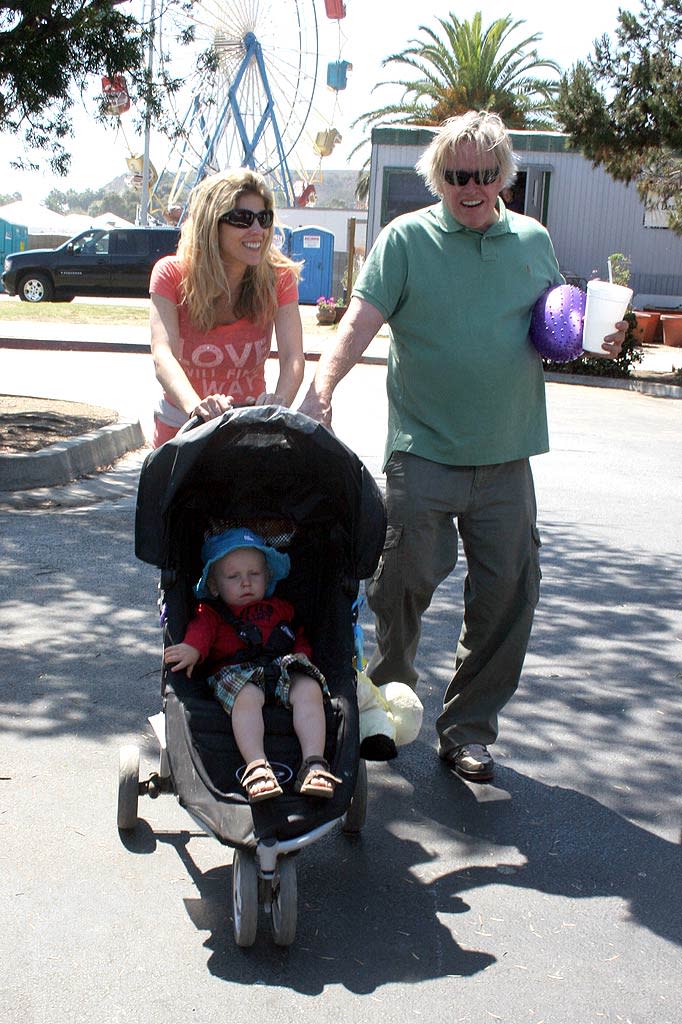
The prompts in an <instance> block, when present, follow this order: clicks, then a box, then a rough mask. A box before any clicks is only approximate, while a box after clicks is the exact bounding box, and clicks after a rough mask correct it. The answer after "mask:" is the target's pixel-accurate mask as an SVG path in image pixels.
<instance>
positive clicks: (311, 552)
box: [118, 406, 386, 946]
mask: <svg viewBox="0 0 682 1024" xmlns="http://www.w3.org/2000/svg"><path fill="white" fill-rule="evenodd" d="M244 529H247V530H249V531H251V532H255V533H256V534H257V535H258V538H259V540H262V542H263V547H265V548H269V549H274V550H275V552H276V553H277V554H279V555H281V556H284V557H286V558H287V559H288V560H289V567H290V568H289V572H288V573H286V574H285V575H283V576H281V577H280V578H279V580H278V581H277V600H280V599H281V600H282V601H284V602H286V603H287V604H288V605H290V606H291V607H292V608H293V609H295V610H296V620H297V625H298V626H299V627H300V628H301V630H302V634H301V635H302V636H305V639H306V649H305V654H306V657H307V658H308V660H309V662H310V664H311V668H312V669H314V671H319V673H320V674H321V676H322V677H323V679H324V683H325V684H326V687H327V689H328V693H329V696H328V697H327V696H326V695H325V696H324V699H323V700H322V702H321V703H322V711H323V718H324V728H323V731H322V736H321V738H320V740H318V741H316V743H315V746H316V747H317V748H318V749H314V748H313V747H311V748H307V747H305V742H304V743H302V742H301V741H300V740H299V736H298V735H297V729H296V728H295V723H294V718H293V714H292V708H290V707H288V706H286V704H287V701H286V700H285V701H284V702H282V701H281V700H276V701H274V700H271V699H269V698H266V700H265V702H264V704H263V706H262V707H260V706H259V707H258V711H259V717H260V718H261V719H262V723H263V751H262V753H263V754H264V755H265V756H264V757H263V758H260V757H254V758H253V760H257V761H258V760H265V761H267V763H268V764H269V765H270V766H271V768H272V772H273V774H274V776H275V779H276V783H277V786H278V787H279V789H280V790H281V793H278V795H277V796H276V797H274V798H272V799H270V798H268V799H258V800H253V798H252V800H251V801H249V798H248V796H247V793H246V792H245V789H244V786H243V785H242V782H243V781H244V780H243V775H244V769H245V767H246V765H245V761H247V764H248V759H249V758H250V755H249V754H248V753H247V752H246V748H244V749H245V753H244V755H243V754H242V751H241V750H240V745H239V742H238V738H237V737H236V736H235V732H234V730H233V725H234V724H235V723H234V720H233V717H231V716H229V715H226V714H225V711H224V710H223V708H222V707H221V706H220V704H219V703H218V701H217V700H216V699H215V695H214V692H212V690H211V684H210V683H209V681H208V678H207V673H206V665H205V663H204V662H203V661H201V660H197V663H196V664H195V665H192V666H190V665H189V664H187V665H185V666H182V665H181V664H180V663H179V662H177V661H175V662H173V657H174V655H171V657H170V659H169V660H168V661H165V662H164V667H163V672H162V683H161V689H162V700H163V706H162V712H161V713H160V714H159V715H155V716H153V717H152V718H151V719H150V721H151V723H152V725H153V727H154V731H155V733H156V736H157V738H158V740H159V744H160V746H161V758H160V766H159V771H158V773H154V774H152V776H151V777H150V779H149V780H148V781H147V782H140V781H139V752H137V753H135V752H134V751H133V750H132V749H131V748H125V752H122V754H121V763H120V765H119V814H118V823H119V827H120V828H132V827H134V825H135V823H136V821H137V813H138V810H137V807H138V795H139V794H140V793H149V794H150V795H156V794H157V793H159V792H164V791H168V792H173V793H174V794H175V795H176V797H177V799H178V801H179V803H180V804H181V806H182V807H184V808H185V810H186V811H187V812H188V813H189V814H190V815H191V816H192V818H193V819H194V820H195V821H196V822H198V823H199V824H200V826H201V827H202V829H203V830H204V831H205V832H207V833H208V834H209V835H211V836H213V837H214V838H216V839H217V840H218V841H219V842H221V843H223V844H224V845H226V846H229V847H231V848H232V849H233V850H234V855H233V863H232V910H233V925H234V933H235V939H236V941H237V943H238V944H239V945H244V946H246V945H251V944H252V943H253V942H254V941H255V937H256V931H257V919H258V908H259V905H262V906H264V908H265V911H266V913H269V914H270V922H271V926H272V932H273V936H274V938H275V942H277V943H278V944H281V945H286V944H289V943H290V942H292V941H293V938H294V934H295V928H296V873H295V864H296V861H295V856H294V855H295V854H296V853H298V852H299V851H300V850H301V849H303V848H304V847H305V846H307V845H309V844H310V843H312V842H314V841H316V840H317V839H318V838H319V837H321V836H322V835H324V834H325V833H326V832H327V831H328V830H329V829H330V828H332V827H334V825H335V824H336V823H337V822H339V821H340V820H342V821H343V822H344V825H345V828H344V830H346V829H347V830H348V831H357V830H358V829H359V827H360V826H361V824H362V821H363V820H364V814H365V806H366V796H367V794H366V774H365V768H364V762H363V761H362V760H361V759H360V754H359V721H358V720H359V714H358V706H357V697H356V683H357V678H356V670H355V664H354V654H355V644H354V632H353V605H354V602H355V601H356V599H357V595H358V590H359V581H360V580H361V579H365V578H367V577H368V576H370V575H371V574H372V573H373V572H374V569H375V568H376V565H377V564H378V561H379V558H380V555H381V551H382V548H383V541H384V534H385V529H386V520H385V511H384V504H383V499H382V497H381V494H380V492H379V490H378V488H377V486H376V483H375V482H374V480H373V478H372V477H371V475H370V474H369V473H368V472H367V470H366V469H365V467H364V466H363V464H362V462H361V461H360V460H359V459H358V458H357V456H356V455H355V454H354V453H353V452H352V451H350V449H348V448H346V446H345V445H343V444H342V443H341V442H340V441H339V440H338V439H337V438H335V437H334V435H333V434H331V433H330V432H329V431H328V430H327V429H326V428H325V427H323V426H321V425H320V424H318V423H316V422H315V421H313V420H311V419H309V418H308V417H307V416H303V415H301V414H300V413H293V412H291V411H290V410H287V409H282V408H276V407H273V406H262V407H255V408H246V409H236V410H233V411H231V412H228V413H225V414H224V415H223V416H222V417H221V418H219V419H215V420H212V421H210V422H209V423H205V424H202V425H200V426H197V427H195V428H194V429H191V430H188V431H186V432H184V433H181V434H179V435H178V436H177V437H175V438H173V439H172V440H171V441H168V442H167V443H166V444H165V445H162V446H161V447H160V448H158V449H157V450H156V451H154V452H152V453H151V454H150V455H149V456H148V457H147V459H146V460H145V464H144V466H143V468H142V473H141V477H140V484H139V488H138V500H137V511H136V522H135V547H136V554H137V556H138V557H139V558H141V559H142V560H143V561H146V562H149V563H151V564H153V565H156V566H158V567H159V569H160V570H161V575H160V583H159V593H160V606H161V609H162V620H163V626H164V648H165V651H166V654H165V655H164V657H165V658H166V657H168V651H169V650H170V651H172V650H173V648H175V647H177V646H178V645H180V644H182V642H183V641H184V640H185V639H186V632H187V629H188V626H189V623H190V621H191V619H192V618H193V616H194V614H195V606H196V593H195V590H194V585H195V583H196V580H197V579H203V578H204V572H205V568H206V567H205V563H206V561H209V560H210V558H207V557H206V549H205V548H204V545H205V544H207V543H208V544H209V546H210V543H211V538H213V537H216V536H217V537H220V536H221V535H224V534H226V533H228V532H229V531H231V530H244ZM202 549H203V550H204V557H202ZM209 572H210V568H209ZM207 581H208V574H207V575H206V578H205V580H204V582H205V583H207ZM209 594H210V591H209ZM273 600H275V598H274V597H271V598H270V599H269V603H272V601H273ZM294 650H295V648H294ZM292 653H293V651H292ZM249 656H250V655H249V654H248V653H247V654H246V655H245V657H247V658H248V657H249ZM284 657H286V655H285V656H284ZM174 668H175V669H177V670H176V671H173V669H174ZM190 668H191V672H190V671H188V670H189V669H190ZM310 671H311V669H306V677H307V678H311V677H310ZM212 675H214V673H213V671H212V668H211V667H209V670H208V676H212ZM313 685H314V686H315V687H316V688H317V691H316V692H317V697H318V699H319V698H320V697H322V696H323V689H322V686H321V684H320V681H319V680H317V681H314V683H313ZM266 690H267V685H266ZM292 703H294V702H292ZM320 743H321V745H322V747H323V749H322V750H319V746H320ZM304 748H305V749H304ZM308 749H310V753H309V754H308ZM260 753H261V751H260V749H259V750H258V754H260ZM306 756H308V757H311V756H312V757H313V758H314V761H313V763H312V764H311V765H308V766H306V765H305V764H304V761H305V759H306ZM321 758H324V762H325V763H323V762H322V760H321ZM307 768H312V769H313V770H314V771H313V779H312V782H311V784H313V785H314V784H315V781H314V780H315V778H317V782H318V786H319V784H320V780H322V785H323V786H324V785H325V783H324V776H321V774H320V771H322V772H327V771H328V772H329V776H330V777H329V778H328V779H327V782H328V783H329V786H328V790H329V792H328V793H325V794H324V797H325V798H323V799H320V796H321V795H322V794H321V793H320V792H319V791H318V792H317V793H316V794H311V793H310V791H309V790H306V787H305V784H302V782H301V780H304V783H305V779H306V777H307V776H308V774H309V773H308V771H307ZM317 769H319V770H320V771H316V770H317ZM261 781H263V777H262V776H261ZM271 785H272V783H271V780H270V781H269V782H268V783H267V784H266V785H265V786H263V785H261V786H256V791H258V790H259V789H260V791H261V793H262V790H263V788H266V789H267V788H268V787H269V786H271Z"/></svg>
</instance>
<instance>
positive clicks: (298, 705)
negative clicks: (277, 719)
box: [289, 672, 326, 761]
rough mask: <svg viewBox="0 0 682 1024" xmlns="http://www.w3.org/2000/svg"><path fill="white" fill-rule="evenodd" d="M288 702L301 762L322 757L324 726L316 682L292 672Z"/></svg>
mask: <svg viewBox="0 0 682 1024" xmlns="http://www.w3.org/2000/svg"><path fill="white" fill-rule="evenodd" d="M290 679H291V685H290V688H289V701H290V703H291V706H292V708H293V711H294V732H295V733H296V735H297V736H298V742H299V743H300V744H301V753H302V754H303V760H304V761H305V759H306V758H307V757H324V741H325V734H326V726H325V720H324V703H323V700H322V690H321V689H320V684H319V683H318V682H317V680H315V679H312V678H311V677H310V676H305V675H303V674H302V673H299V672H292V673H291V676H290Z"/></svg>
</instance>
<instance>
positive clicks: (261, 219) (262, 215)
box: [218, 210, 275, 231]
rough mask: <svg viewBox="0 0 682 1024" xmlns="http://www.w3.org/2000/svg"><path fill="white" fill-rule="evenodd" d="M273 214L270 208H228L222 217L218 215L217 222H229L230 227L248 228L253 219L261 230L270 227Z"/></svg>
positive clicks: (273, 217)
mask: <svg viewBox="0 0 682 1024" xmlns="http://www.w3.org/2000/svg"><path fill="white" fill-rule="evenodd" d="M274 219H275V214H274V212H273V211H272V210H259V211H258V213H254V212H253V210H228V211H227V213H224V214H223V215H222V217H218V223H219V224H229V225H230V227H232V228H250V227H251V225H252V224H253V222H254V220H257V221H258V223H259V224H260V226H261V227H262V228H263V230H264V231H265V230H267V229H268V228H271V227H272V222H273V221H274Z"/></svg>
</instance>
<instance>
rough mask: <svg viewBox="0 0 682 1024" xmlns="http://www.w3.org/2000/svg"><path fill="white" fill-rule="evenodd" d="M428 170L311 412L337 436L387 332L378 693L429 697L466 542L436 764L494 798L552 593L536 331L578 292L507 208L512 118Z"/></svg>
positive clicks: (448, 134) (480, 128) (487, 124)
mask: <svg viewBox="0 0 682 1024" xmlns="http://www.w3.org/2000/svg"><path fill="white" fill-rule="evenodd" d="M417 170H418V171H419V173H420V174H421V175H422V176H423V177H424V179H425V180H426V183H427V184H428V186H429V188H430V189H431V190H432V192H433V193H434V194H435V195H438V196H440V197H441V201H440V202H438V203H437V204H436V205H435V206H431V207H428V208H426V209H423V210H418V211H416V212H415V213H411V214H406V215H404V216H402V217H398V218H396V220H394V221H392V222H391V223H390V224H389V225H388V226H387V227H386V228H385V229H384V230H383V231H382V233H381V235H380V236H379V238H378V239H377V241H376V244H375V245H374V247H373V248H372V251H371V252H370V254H369V257H368V259H367V261H366V263H365V265H364V267H363V270H362V273H361V274H360V276H359V278H358V281H357V284H356V286H355V288H354V289H353V298H352V300H351V303H350V306H349V308H348V311H347V313H346V315H345V316H344V318H343V320H342V321H341V327H340V329H339V335H338V339H337V342H336V345H335V346H334V347H333V349H331V350H330V351H327V352H325V354H324V356H323V358H322V359H321V360H320V363H319V365H318V369H317V372H316V374H315V378H314V380H313V383H312V384H311V387H310V390H309V392H308V394H307V396H306V399H305V401H304V402H303V404H302V406H301V411H302V412H304V413H307V414H308V415H309V416H313V417H314V418H315V419H318V420H321V421H322V422H324V423H327V424H328V425H329V424H330V423H331V398H332V393H333V391H334V388H335V387H336V385H337V384H338V382H339V381H340V380H341V379H342V378H343V377H344V376H345V374H346V373H348V371H349V370H350V369H351V367H352V366H353V365H354V364H355V363H356V362H357V360H358V359H359V358H360V356H361V354H362V353H363V352H364V350H365V348H366V347H367V345H368V344H369V343H370V341H371V340H372V338H373V337H374V335H375V334H376V333H377V331H378V330H379V328H380V327H381V325H382V324H383V323H384V322H388V324H389V327H390V331H391V337H390V347H389V357H388V375H387V389H388V410H389V411H388V435H387V439H386V452H385V470H386V502H387V507H388V530H387V534H386V543H385V547H384V552H383V556H382V559H381V562H380V564H379V567H378V569H377V572H376V573H375V575H374V578H373V579H372V580H371V582H370V583H369V584H368V587H367V598H368V602H369V605H370V607H371V609H372V611H373V612H374V616H375V620H376V641H377V647H376V651H375V653H374V655H373V656H372V658H371V659H370V662H369V665H368V667H367V672H368V675H369V676H370V677H371V679H372V681H373V682H374V683H375V684H376V685H382V684H383V683H387V682H390V681H392V680H398V681H400V682H404V683H408V684H410V685H411V686H416V683H417V672H416V671H415V668H414V659H415V655H416V653H417V646H418V643H419V636H420V631H421V617H422V615H423V613H424V612H425V611H426V609H427V608H428V607H429V604H430V602H431V598H432V596H433V593H434V591H435V589H436V587H437V586H438V585H439V584H440V583H441V582H442V581H443V580H444V579H445V578H446V577H447V576H448V575H449V574H450V572H451V571H452V569H453V568H454V566H455V563H456V560H457V541H458V531H459V535H460V536H461V538H462V545H463V548H464V552H465V555H466V560H467V577H466V581H465V587H464V619H463V624H462V630H461V635H460V639H459V644H458V647H457V654H456V659H455V672H454V676H453V678H452V681H451V682H450V684H449V686H448V688H447V690H446V692H445V696H444V700H443V711H442V713H441V714H440V716H439V718H438V721H437V723H436V728H437V732H438V741H439V742H438V753H439V755H440V757H441V758H443V760H445V761H446V762H448V763H449V764H451V765H452V767H453V768H455V770H456V771H457V772H458V773H459V774H460V775H461V776H463V777H464V778H467V779H470V780H472V781H486V780H488V779H490V778H491V777H492V774H493V768H494V765H493V759H492V757H491V756H490V753H489V751H488V745H490V744H491V743H493V742H494V740H495V739H496V737H497V730H498V722H497V718H498V713H499V711H500V710H501V709H502V708H503V707H504V705H505V704H506V703H507V701H508V700H509V699H510V697H511V696H512V695H513V693H514V692H515V690H516V687H517V686H518V681H519V676H520V674H521V668H522V666H523V660H524V657H525V654H526V648H527V646H528V639H529V636H530V630H531V626H532V622H533V614H534V610H535V606H536V605H537V602H538V598H539V589H540V562H539V550H538V549H539V545H540V540H539V535H538V531H537V527H536V522H535V520H536V506H535V493H534V488H533V478H532V474H531V469H530V464H529V458H530V456H532V455H537V454H539V453H540V452H546V451H547V450H548V446H549V445H548V435H547V416H546V409H545V386H544V378H543V371H542V363H541V359H540V357H539V355H538V354H537V352H536V351H535V350H534V349H533V347H532V346H531V344H530V342H529V340H528V329H529V325H530V318H531V313H532V310H533V306H534V305H535V303H536V301H537V300H538V298H539V297H540V295H542V293H543V292H544V291H545V290H546V289H547V288H549V287H551V286H552V285H556V284H561V283H562V282H563V278H562V276H561V273H560V271H559V266H558V263H557V260H556V257H555V255H554V250H553V247H552V243H551V240H550V238H549V235H548V234H547V232H546V230H545V229H544V227H542V225H541V224H540V223H539V222H538V221H536V220H534V219H532V218H530V217H525V216H523V215H521V214H517V213H512V212H511V211H508V210H507V209H506V208H505V206H504V203H503V201H502V199H501V198H500V196H499V193H500V191H501V190H502V188H504V187H506V186H508V185H510V184H511V182H512V181H513V179H514V175H515V160H514V154H513V152H512V147H511V140H510V138H509V135H508V133H507V131H506V129H505V127H504V125H503V123H502V121H501V120H500V119H499V117H498V116H497V115H496V114H491V113H489V112H487V111H481V112H475V111H470V112H469V113H468V114H465V115H462V116H461V117H456V118H451V119H450V120H448V121H446V122H445V123H444V124H443V125H442V127H441V128H440V129H439V130H438V132H437V133H436V135H435V137H434V140H433V142H432V143H431V144H430V146H429V147H428V148H427V150H426V151H425V153H424V154H423V156H422V158H421V160H420V161H419V163H418V165H417ZM626 327H627V324H624V323H620V324H617V325H614V334H612V335H609V337H608V338H605V339H604V346H603V348H604V355H605V356H611V357H615V356H617V354H618V352H619V351H620V347H621V345H622V343H623V339H624V329H625V328H626Z"/></svg>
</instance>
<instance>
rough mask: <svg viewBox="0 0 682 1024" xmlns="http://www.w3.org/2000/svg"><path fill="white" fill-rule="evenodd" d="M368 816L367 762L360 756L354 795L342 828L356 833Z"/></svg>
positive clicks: (353, 833)
mask: <svg viewBox="0 0 682 1024" xmlns="http://www.w3.org/2000/svg"><path fill="white" fill-rule="evenodd" d="M366 817H367V764H366V762H365V761H364V760H363V759H362V758H360V763H359V764H358V774H357V778H356V780H355V789H354V791H353V796H352V797H351V801H350V803H349V804H348V810H347V811H346V813H345V814H344V816H343V821H342V823H341V828H342V829H343V831H344V832H345V833H346V835H355V834H357V833H358V832H360V831H361V830H362V827H363V825H364V824H365V819H366Z"/></svg>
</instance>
